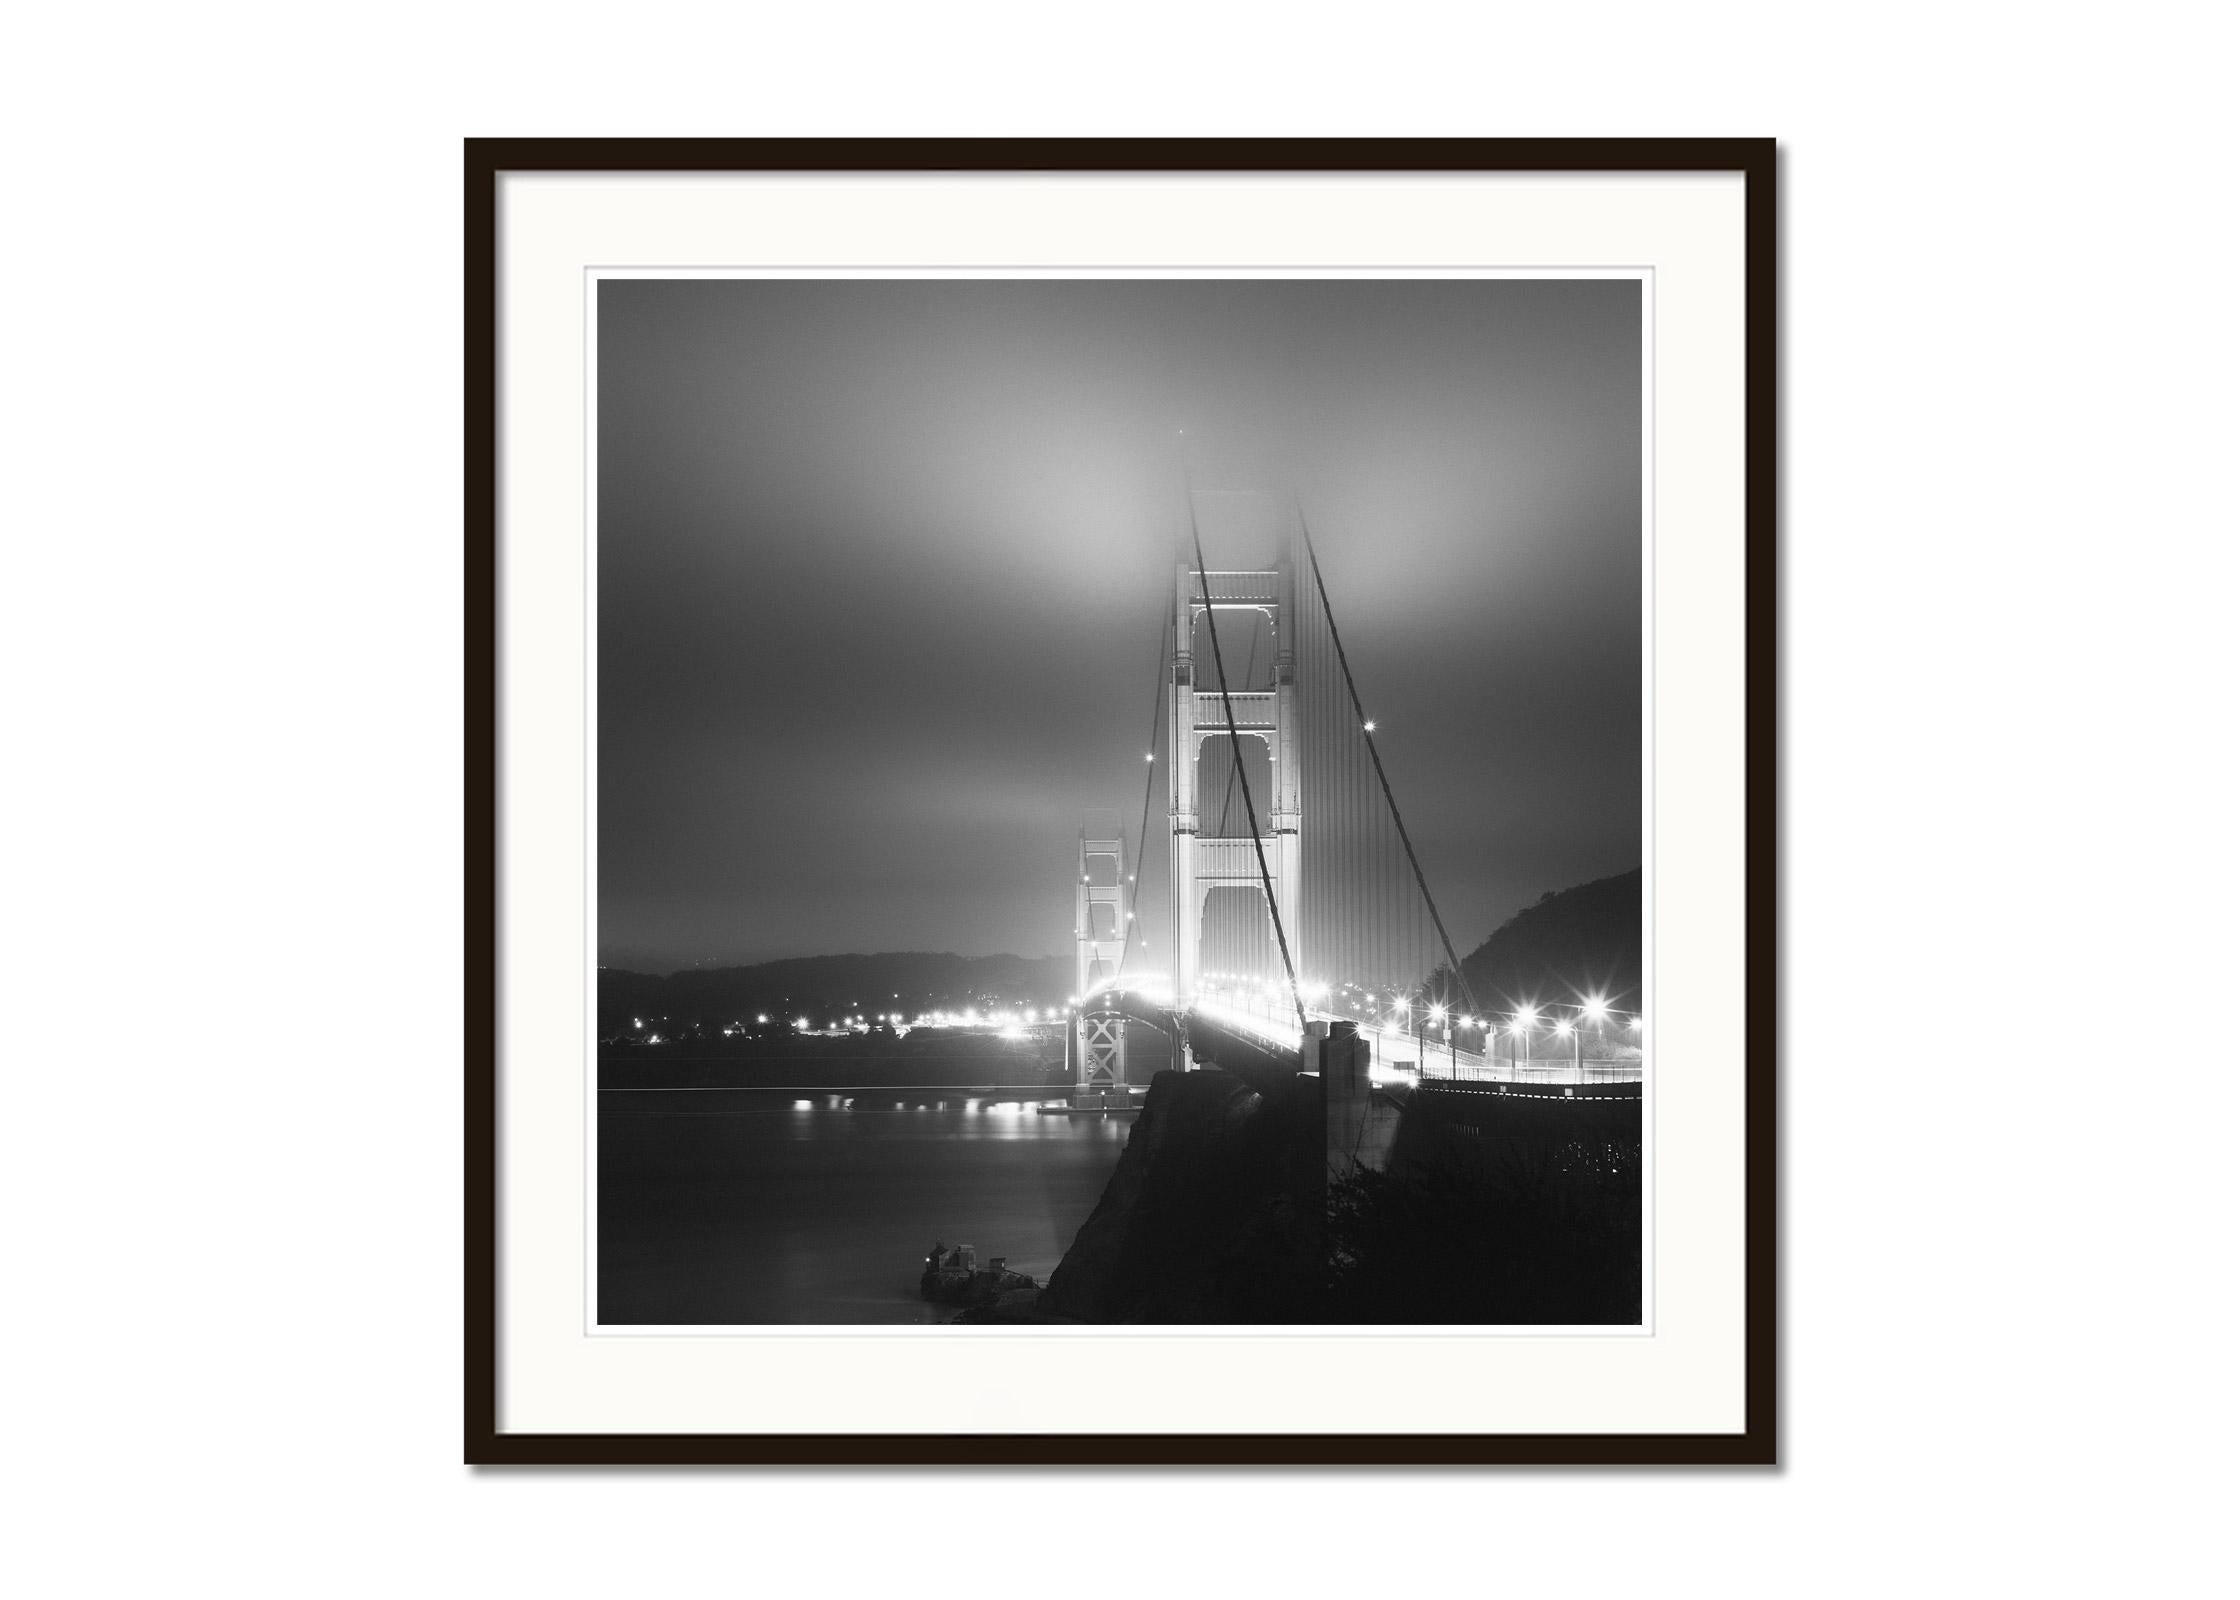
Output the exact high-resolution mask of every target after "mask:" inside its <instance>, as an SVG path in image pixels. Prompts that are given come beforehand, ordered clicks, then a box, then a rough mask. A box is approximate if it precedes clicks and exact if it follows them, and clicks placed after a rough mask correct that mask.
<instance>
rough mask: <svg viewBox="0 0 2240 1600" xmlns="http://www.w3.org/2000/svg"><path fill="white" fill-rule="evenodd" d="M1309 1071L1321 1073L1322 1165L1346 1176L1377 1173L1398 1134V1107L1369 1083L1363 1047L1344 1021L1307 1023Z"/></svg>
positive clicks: (1357, 1034) (1366, 1045) (1365, 1043)
mask: <svg viewBox="0 0 2240 1600" xmlns="http://www.w3.org/2000/svg"><path fill="white" fill-rule="evenodd" d="M1306 1054H1307V1061H1308V1066H1309V1070H1314V1071H1319V1072H1320V1073H1321V1074H1322V1129H1323V1167H1324V1172H1325V1175H1326V1176H1327V1177H1329V1178H1333V1179H1336V1178H1346V1177H1350V1176H1352V1174H1353V1169H1354V1168H1355V1167H1357V1166H1360V1167H1367V1168H1368V1169H1369V1170H1370V1171H1372V1172H1382V1171H1383V1170H1384V1166H1385V1162H1386V1160H1387V1159H1388V1158H1389V1157H1390V1156H1391V1154H1392V1141H1393V1138H1394V1137H1395V1135H1397V1134H1398V1133H1399V1131H1400V1104H1399V1102H1398V1101H1397V1100H1395V1099H1393V1098H1392V1097H1391V1096H1390V1095H1388V1094H1385V1093H1384V1092H1382V1091H1381V1090H1379V1089H1378V1088H1377V1087H1376V1085H1375V1084H1373V1083H1372V1082H1370V1080H1369V1043H1368V1041H1367V1040H1365V1039H1363V1038H1362V1037H1361V1034H1360V1031H1359V1030H1358V1029H1357V1028H1356V1027H1355V1026H1354V1025H1353V1024H1352V1023H1351V1022H1344V1021H1337V1022H1323V1021H1316V1022H1310V1023H1308V1024H1307V1046H1306Z"/></svg>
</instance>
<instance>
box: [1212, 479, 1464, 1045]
mask: <svg viewBox="0 0 2240 1600" xmlns="http://www.w3.org/2000/svg"><path fill="white" fill-rule="evenodd" d="M1197 534H1198V524H1197V516H1196V512H1195V509H1193V512H1192V515H1191V521H1190V536H1191V538H1192V539H1193V540H1195V539H1196V538H1197ZM1299 536H1300V538H1301V539H1303V540H1304V541H1305V543H1306V546H1307V564H1308V565H1309V566H1310V567H1311V568H1313V570H1314V587H1315V593H1316V594H1318V595H1320V596H1321V597H1322V614H1323V616H1324V617H1326V618H1327V619H1328V620H1329V623H1330V642H1331V644H1332V645H1333V646H1334V647H1335V648H1336V650H1337V653H1338V665H1339V667H1340V668H1341V669H1342V670H1343V671H1344V673H1345V679H1346V693H1347V694H1348V695H1349V696H1351V698H1352V701H1353V710H1354V715H1355V716H1356V717H1357V718H1358V719H1359V720H1360V723H1361V738H1362V741H1363V743H1365V744H1366V745H1367V746H1368V750H1369V760H1370V761H1371V763H1373V764H1374V766H1375V767H1376V772H1377V785H1378V787H1379V788H1381V789H1383V790H1384V803H1385V805H1386V807H1387V808H1388V809H1389V810H1390V811H1391V813H1392V826H1393V828H1394V829H1395V830H1396V831H1397V832H1398V833H1399V836H1400V844H1401V847H1402V848H1403V849H1405V850H1406V851H1407V853H1408V865H1409V866H1410V867H1411V868H1413V869H1414V871H1415V875H1416V887H1417V888H1418V889H1420V890H1421V891H1423V904H1424V907H1425V909H1426V910H1428V911H1429V912H1430V913H1431V921H1432V924H1433V926H1435V927H1436V928H1438V930H1439V943H1440V944H1441V945H1442V946H1443V947H1445V949H1446V952H1447V962H1448V964H1449V965H1450V966H1452V967H1453V968H1454V976H1455V982H1456V983H1458V984H1460V985H1461V987H1462V997H1463V999H1465V1000H1467V1001H1468V1002H1469V1004H1470V1009H1471V1010H1472V1011H1475V1010H1477V1009H1478V1002H1477V999H1476V997H1474V996H1473V995H1472V994H1471V993H1470V985H1469V984H1468V982H1466V981H1465V980H1464V979H1463V976H1462V963H1461V961H1459V960H1457V959H1456V957H1455V953H1454V941H1453V940H1451V939H1449V938H1448V937H1447V925H1446V923H1444V922H1443V921H1441V920H1440V918H1439V907H1438V906H1437V904H1436V903H1434V902H1433V900H1432V898H1431V885H1430V884H1428V883H1426V882H1425V881H1424V876H1423V866H1422V864H1421V863H1420V862H1418V861H1417V860H1416V847H1415V845H1414V844H1413V843H1411V842H1410V841H1409V839H1408V825H1407V824H1406V823H1404V822H1402V821H1401V820H1400V803H1399V802H1398V801H1397V800H1395V799H1393V798H1392V785H1391V783H1390V782H1389V781H1387V780H1386V778H1385V775H1384V758H1383V757H1381V756H1379V755H1378V754H1377V739H1376V735H1375V734H1373V733H1371V732H1370V731H1369V719H1368V716H1367V714H1366V713H1365V712H1363V711H1362V709H1361V692H1360V690H1359V689H1357V688H1355V687H1354V682H1353V669H1352V668H1351V667H1349V666H1347V665H1346V647H1345V643H1344V641H1343V640H1341V639H1340V638H1339V637H1338V619H1337V617H1336V616H1335V615H1333V614H1332V612H1331V610H1330V591H1329V589H1328V588H1326V587H1325V586H1324V585H1323V582H1322V563H1321V562H1320V561H1319V560H1317V559H1316V557H1315V553H1314V535H1313V534H1311V533H1309V532H1308V531H1307V519H1306V515H1305V514H1304V513H1303V512H1302V513H1301V514H1300V517H1299ZM1199 565H1200V566H1201V567H1202V566H1203V565H1204V561H1203V558H1201V559H1200V562H1199ZM1199 576H1200V578H1201V579H1202V578H1203V577H1204V573H1203V572H1201V573H1200V574H1199ZM1207 611H1208V615H1209V617H1210V615H1211V611H1212V605H1211V602H1210V601H1209V602H1208V604H1207ZM1220 661H1221V652H1220V650H1219V648H1218V647H1217V648H1216V649H1215V650H1214V664H1215V665H1216V667H1218V666H1219V665H1220ZM1224 699H1226V696H1224ZM1230 731H1231V734H1232V735H1234V733H1235V723H1234V721H1233V720H1232V722H1231V725H1230ZM1261 871H1262V872H1263V874H1264V873H1265V872H1266V871H1267V866H1266V863H1265V862H1263V863H1262V865H1261ZM1288 964H1289V962H1288V958H1286V965H1287V966H1288ZM1301 1020H1302V1026H1303V1025H1304V1017H1303V1015H1302V1019H1301Z"/></svg>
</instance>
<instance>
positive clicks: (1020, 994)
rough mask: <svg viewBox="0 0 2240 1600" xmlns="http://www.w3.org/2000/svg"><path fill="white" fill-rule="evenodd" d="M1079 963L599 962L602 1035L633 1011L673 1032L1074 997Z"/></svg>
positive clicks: (912, 959) (611, 1033)
mask: <svg viewBox="0 0 2240 1600" xmlns="http://www.w3.org/2000/svg"><path fill="white" fill-rule="evenodd" d="M1072 981H1073V971H1072V964H1071V963H1070V962H1069V961H1068V960H1066V959H1065V958H1064V957H1059V956H1052V957H1049V958H1046V959H1043V960H1037V961H1030V960H1028V959H1026V958H1025V957H1022V956H955V955H931V954H924V953H919V952H909V953H902V954H891V955H862V956H802V957H799V958H796V959H793V960H788V961H766V962H764V963H762V964H761V965H760V966H754V967H692V968H688V969H686V970H685V971H683V972H673V973H670V974H669V975H667V976H666V977H663V976H659V975H656V974H652V973H644V972H624V971H622V970H621V969H619V968H614V967H602V968H600V969H599V1037H600V1038H602V1039H608V1038H614V1037H617V1036H618V1035H621V1034H623V1033H626V1032H629V1031H631V1023H632V1019H633V1018H639V1017H643V1018H648V1019H655V1018H658V1019H661V1020H662V1021H663V1022H664V1023H665V1024H666V1027H667V1031H668V1032H669V1033H670V1034H671V1035H672V1036H674V1035H677V1034H682V1033H686V1032H689V1031H690V1030H692V1029H694V1028H698V1029H700V1030H702V1031H706V1032H713V1031H715V1030H718V1029H721V1028H724V1027H727V1026H729V1025H731V1024H733V1023H745V1024H751V1023H752V1022H753V1020H754V1017H755V1014H756V1013H757V1012H763V1013H766V1014H768V1015H769V1016H770V1017H771V1018H772V1021H773V1023H774V1024H776V1025H779V1026H782V1025H783V1021H784V1019H786V1018H788V1017H793V1016H802V1015H806V1016H808V1017H809V1018H810V1019H811V1020H812V1021H813V1022H814V1023H815V1024H816V1025H817V1026H818V1027H822V1026H824V1025H825V1023H827V1022H828V1021H831V1020H833V1019H835V1018H837V1017H839V1016H841V1015H843V1014H846V1013H850V1012H858V1011H860V1012H863V1013H865V1014H866V1015H874V1014H883V1013H886V1012H890V1011H899V1012H901V1013H902V1014H903V1015H904V1016H906V1017H908V1016H915V1015H916V1014H917V1013H919V1012H920V1011H926V1010H935V1009H941V1010H947V1009H952V1008H957V1007H964V1006H976V1007H984V1006H990V1005H1003V1006H1021V1005H1032V1006H1038V1007H1039V1006H1053V1005H1062V1004H1064V1003H1065V998H1066V990H1067V986H1068V985H1069V984H1070V983H1071V982H1072Z"/></svg>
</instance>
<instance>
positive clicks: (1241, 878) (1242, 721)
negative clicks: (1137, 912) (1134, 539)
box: [1167, 561, 1299, 1005]
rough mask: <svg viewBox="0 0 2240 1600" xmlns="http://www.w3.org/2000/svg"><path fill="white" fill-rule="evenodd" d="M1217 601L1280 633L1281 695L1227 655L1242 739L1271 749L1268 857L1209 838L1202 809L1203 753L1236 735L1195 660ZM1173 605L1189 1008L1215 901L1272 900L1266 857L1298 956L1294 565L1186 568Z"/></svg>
mask: <svg viewBox="0 0 2240 1600" xmlns="http://www.w3.org/2000/svg"><path fill="white" fill-rule="evenodd" d="M1209 593H1210V595H1211V598H1212V603H1213V609H1214V610H1215V611H1216V612H1222V611H1255V612H1258V613H1260V614H1261V615H1263V616H1266V617H1267V618H1269V620H1270V621H1271V622H1272V623H1273V624H1274V627H1275V638H1276V660H1275V677H1274V686H1273V687H1272V688H1268V689H1259V690H1244V689H1242V688H1240V687H1239V679H1238V674H1239V673H1241V672H1242V670H1243V662H1242V661H1241V660H1239V658H1238V654H1237V652H1236V650H1235V649H1234V647H1232V646H1230V645H1228V644H1226V643H1225V644H1224V645H1223V647H1222V664H1223V665H1224V666H1225V667H1226V668H1227V669H1228V672H1229V674H1230V679H1229V681H1230V690H1231V692H1230V695H1229V701H1230V708H1231V709H1232V710H1233V711H1234V712H1235V715H1236V726H1237V733H1238V734H1239V735H1240V736H1241V737H1244V738H1250V739H1258V740H1260V741H1261V742H1262V743H1263V744H1264V745H1266V747H1267V750H1268V776H1269V784H1268V788H1269V796H1268V799H1269V804H1268V810H1267V813H1266V815H1264V816H1262V817H1261V818H1260V819H1259V822H1260V826H1261V833H1260V845H1261V851H1260V852H1256V851H1255V850H1254V849H1253V847H1252V836H1251V835H1250V834H1244V835H1240V836H1232V837H1223V838H1213V837H1208V836H1207V835H1206V833H1205V832H1204V827H1205V818H1204V816H1203V815H1202V813H1201V811H1200V808H1199V803H1198V802H1199V792H1198V756H1199V753H1200V747H1201V745H1202V744H1203V742H1204V741H1205V740H1206V739H1208V738H1216V739H1221V740H1226V739H1227V738H1228V737H1229V719H1228V715H1227V714H1226V713H1225V712H1224V710H1223V707H1222V701H1221V681H1220V678H1219V677H1218V676H1217V675H1216V674H1215V672H1214V664H1213V662H1212V660H1211V659H1210V651H1209V652H1208V656H1209V659H1207V660H1206V661H1205V662H1204V663H1202V668H1203V670H1202V671H1201V663H1200V662H1199V661H1198V660H1197V659H1196V656H1195V653H1194V647H1195V639H1194V633H1195V629H1196V625H1197V620H1198V618H1199V617H1201V616H1203V615H1205V613H1206V601H1207V597H1208V594H1209ZM1174 607H1175V630H1174V638H1175V653H1174V658H1173V661H1172V662H1171V668H1172V670H1171V671H1170V673H1169V679H1170V682H1169V687H1168V694H1169V702H1168V714H1167V754H1168V761H1167V774H1168V778H1167V826H1168V829H1169V832H1170V834H1171V838H1170V840H1169V849H1168V852H1167V859H1168V861H1169V863H1170V870H1171V871H1172V873H1173V889H1174V894H1173V898H1172V902H1171V903H1172V905H1173V908H1174V992H1175V1001H1176V1003H1177V1004H1178V1005H1188V1004H1189V1003H1190V1002H1191V1001H1192V1000H1193V999H1195V998H1196V997H1197V993H1198V931H1199V928H1200V927H1201V926H1202V924H1203V920H1204V915H1205V904H1206V896H1207V895H1208V894H1210V893H1211V892H1212V891H1213V890H1215V889H1218V888H1228V887H1238V888H1250V889H1251V890H1252V892H1253V894H1254V895H1255V896H1263V895H1264V893H1265V890H1264V886H1263V884H1262V883H1261V878H1260V859H1259V857H1260V853H1261V852H1264V853H1265V854H1266V856H1267V863H1268V876H1269V878H1270V879H1272V880H1273V884H1274V888H1275V904H1276V913H1277V915H1278V916H1280V917H1281V918H1282V919H1283V926H1284V930H1285V932H1286V934H1287V935H1288V937H1289V938H1290V939H1291V940H1292V941H1293V948H1295V949H1296V948H1297V942H1298V938H1299V933H1298V928H1299V707H1298V687H1297V684H1296V682H1295V674H1296V669H1297V658H1296V655H1295V654H1294V645H1295V626H1294V624H1295V615H1294V607H1293V604H1292V569H1291V564H1290V563H1289V562H1288V561H1285V562H1283V563H1281V564H1279V565H1278V566H1277V567H1276V568H1275V569H1274V570H1272V571H1263V572H1212V571H1208V572H1206V573H1205V574H1204V575H1203V581H1202V582H1201V580H1200V574H1199V572H1198V571H1197V569H1196V568H1194V567H1192V566H1191V565H1190V564H1189V563H1188V562H1184V563H1183V564H1182V565H1181V566H1180V567H1179V568H1178V569H1177V570H1176V573H1175V584H1174ZM1216 825H1218V824H1216Z"/></svg>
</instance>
